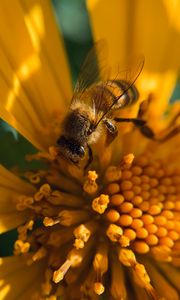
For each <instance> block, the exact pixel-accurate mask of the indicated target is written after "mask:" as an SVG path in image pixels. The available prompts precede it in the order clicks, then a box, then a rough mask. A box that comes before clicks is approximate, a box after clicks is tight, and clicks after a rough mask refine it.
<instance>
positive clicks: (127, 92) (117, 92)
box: [106, 80, 139, 109]
mask: <svg viewBox="0 0 180 300" xmlns="http://www.w3.org/2000/svg"><path fill="white" fill-rule="evenodd" d="M106 89H107V90H108V92H109V93H111V101H112V102H113V103H114V102H115V104H114V106H113V107H112V109H119V108H123V107H124V106H127V105H130V104H133V103H134V102H136V101H137V99H138V97H139V93H138V90H137V89H136V87H135V86H134V85H132V86H131V87H129V82H127V81H125V80H113V81H111V80H109V81H108V84H107V86H106ZM121 95H122V96H121ZM118 98H119V99H118Z"/></svg>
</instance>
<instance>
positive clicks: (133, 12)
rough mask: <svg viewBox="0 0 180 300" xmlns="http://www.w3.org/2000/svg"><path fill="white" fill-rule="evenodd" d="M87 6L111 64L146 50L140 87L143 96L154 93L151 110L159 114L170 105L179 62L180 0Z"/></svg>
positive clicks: (93, 1)
mask: <svg viewBox="0 0 180 300" xmlns="http://www.w3.org/2000/svg"><path fill="white" fill-rule="evenodd" d="M171 6H172V7H173V8H172V7H171ZM87 7H88V10H89V16H90V20H91V25H92V29H93V35H94V39H95V40H99V39H102V38H103V39H105V40H106V41H107V43H108V46H109V63H110V64H111V65H114V64H118V63H119V62H120V61H121V60H122V58H124V59H125V58H126V57H127V56H129V55H132V56H133V55H134V54H136V53H142V54H144V56H145V66H144V69H143V72H142V74H141V75H140V76H139V79H138V80H137V87H138V89H139V91H140V95H141V100H143V99H146V98H147V96H148V95H149V93H150V92H151V93H153V94H154V95H155V99H156V101H155V102H154V105H152V110H153V112H154V115H155V116H156V117H157V118H158V117H159V116H160V114H161V113H162V111H163V110H164V108H165V106H166V105H167V102H168V100H169V97H170V94H171V92H172V90H173V88H174V84H175V82H176V77H177V70H178V68H179V65H180V64H179V52H180V28H179V22H178V21H176V20H178V19H179V10H180V2H179V1H173V0H172V1H171V0H170V1H166V0H160V1H143V0H138V1H134V2H131V3H129V2H128V1H123V0H120V1H119V0H112V1H111V3H109V1H108V0H98V1H97V0H88V1H87ZM177 23H178V26H177ZM172 24H173V25H174V26H172ZM120 68H121V66H120Z"/></svg>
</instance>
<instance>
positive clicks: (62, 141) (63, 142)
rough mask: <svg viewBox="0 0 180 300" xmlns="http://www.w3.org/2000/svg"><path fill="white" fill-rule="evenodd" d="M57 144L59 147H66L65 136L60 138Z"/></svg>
mask: <svg viewBox="0 0 180 300" xmlns="http://www.w3.org/2000/svg"><path fill="white" fill-rule="evenodd" d="M56 143H57V144H58V145H59V146H64V145H65V144H66V139H65V137H64V136H60V137H59V138H58V140H57V141H56Z"/></svg>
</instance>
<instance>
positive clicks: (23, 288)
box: [0, 256, 44, 300]
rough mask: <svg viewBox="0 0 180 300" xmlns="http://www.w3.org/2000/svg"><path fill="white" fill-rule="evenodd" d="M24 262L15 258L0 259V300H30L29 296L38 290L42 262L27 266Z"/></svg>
mask: <svg viewBox="0 0 180 300" xmlns="http://www.w3.org/2000/svg"><path fill="white" fill-rule="evenodd" d="M26 260H27V258H24V257H17V256H14V257H5V258H0V300H5V299H7V300H15V299H18V300H19V299H21V300H23V299H24V300H25V299H31V298H30V295H31V296H32V293H33V292H34V293H35V292H36V291H37V290H38V289H39V288H40V282H41V280H42V278H43V277H42V276H43V271H44V268H43V262H37V263H35V264H32V265H31V266H27V265H26ZM29 291H30V292H31V294H30V295H29V297H28V298H25V296H27V295H28V292H29Z"/></svg>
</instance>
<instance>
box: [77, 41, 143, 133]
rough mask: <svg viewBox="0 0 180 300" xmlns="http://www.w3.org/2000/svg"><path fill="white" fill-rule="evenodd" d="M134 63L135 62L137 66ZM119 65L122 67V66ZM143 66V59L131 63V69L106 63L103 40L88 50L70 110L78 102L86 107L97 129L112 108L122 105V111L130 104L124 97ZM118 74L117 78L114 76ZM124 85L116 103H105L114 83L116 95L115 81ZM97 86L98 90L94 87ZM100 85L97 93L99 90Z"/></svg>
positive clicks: (139, 58)
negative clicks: (115, 67)
mask: <svg viewBox="0 0 180 300" xmlns="http://www.w3.org/2000/svg"><path fill="white" fill-rule="evenodd" d="M134 62H135V63H134ZM119 65H121V66H122V65H123V64H122V63H120V64H119ZM143 65H144V57H143V56H140V57H138V58H136V59H133V60H132V62H131V61H130V62H129V63H128V66H130V67H127V66H125V67H123V70H122V69H121V70H120V68H119V66H118V68H117V69H116V70H113V69H111V68H110V67H109V66H108V63H107V46H106V43H105V41H104V40H100V41H98V42H97V43H95V44H94V46H93V47H92V49H91V50H90V51H89V53H88V55H87V57H86V59H85V61H84V63H83V65H82V67H81V70H80V75H79V77H78V80H77V83H76V85H75V89H74V93H73V97H72V101H71V107H73V106H74V105H75V104H76V103H78V104H79V103H82V104H87V105H88V106H89V107H91V108H92V110H93V111H94V114H95V120H94V128H96V127H97V125H98V124H99V122H100V121H101V120H102V119H103V118H104V117H105V115H107V114H108V113H109V112H110V111H111V109H113V106H115V105H116V104H117V102H118V104H119V102H121V103H120V104H121V105H119V108H120V107H121V108H122V107H124V106H126V105H127V103H126V101H124V99H123V98H122V99H121V97H122V96H123V95H124V94H125V93H126V92H127V91H128V90H129V89H130V88H131V87H132V86H133V84H134V83H135V81H136V79H137V78H138V76H139V74H140V73H141V71H142V68H143ZM112 74H115V75H112ZM116 81H119V82H125V83H126V84H125V85H124V86H122V87H121V89H119V91H120V94H119V95H116V97H114V100H113V101H109V103H108V102H106V103H104V99H105V97H104V95H105V93H106V92H107V86H109V84H110V83H112V87H111V92H112V93H113V82H116ZM96 84H98V85H96ZM95 85H96V88H95V89H94V88H91V87H93V86H95ZM97 86H98V90H97Z"/></svg>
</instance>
